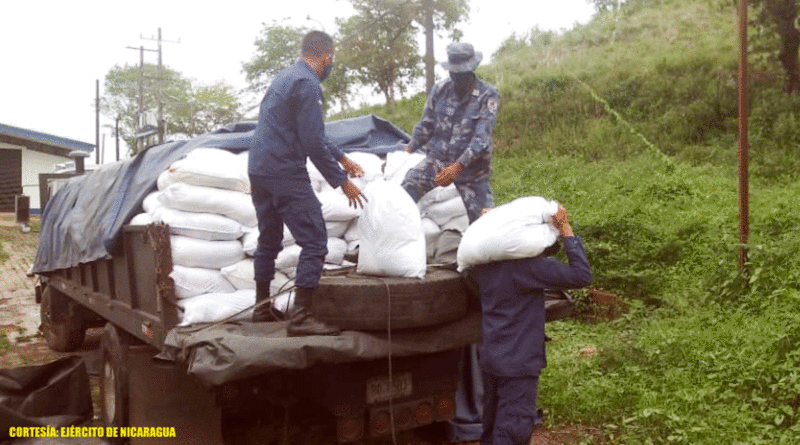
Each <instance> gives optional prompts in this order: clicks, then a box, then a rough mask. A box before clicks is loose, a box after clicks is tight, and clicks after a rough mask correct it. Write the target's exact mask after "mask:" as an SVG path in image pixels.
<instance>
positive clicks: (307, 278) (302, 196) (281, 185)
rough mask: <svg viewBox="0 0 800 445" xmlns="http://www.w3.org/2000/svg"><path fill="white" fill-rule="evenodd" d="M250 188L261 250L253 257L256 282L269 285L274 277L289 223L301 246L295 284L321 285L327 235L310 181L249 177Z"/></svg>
mask: <svg viewBox="0 0 800 445" xmlns="http://www.w3.org/2000/svg"><path fill="white" fill-rule="evenodd" d="M250 188H251V190H252V198H253V205H254V206H255V208H256V215H257V216H258V230H259V236H258V247H257V248H256V251H255V254H254V255H253V258H254V262H255V266H254V268H255V280H256V282H269V281H271V280H272V279H273V278H274V277H275V258H277V257H278V253H279V252H280V251H281V250H282V249H283V246H282V244H281V242H282V241H283V225H284V224H286V226H287V227H288V228H289V231H290V232H291V233H292V236H294V238H295V240H296V242H297V244H298V245H299V246H300V247H302V251H301V252H300V259H299V262H298V263H297V276H296V277H295V285H297V286H298V287H308V288H315V287H317V286H319V278H320V275H321V274H322V266H323V264H324V263H325V255H327V254H328V232H327V229H326V228H325V220H324V219H323V218H322V206H321V205H320V203H319V200H318V199H317V197H316V195H314V190H313V189H312V188H311V183H310V182H309V181H308V180H307V179H281V180H276V179H272V178H265V177H261V176H256V175H250Z"/></svg>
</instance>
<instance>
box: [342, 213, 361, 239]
mask: <svg viewBox="0 0 800 445" xmlns="http://www.w3.org/2000/svg"><path fill="white" fill-rule="evenodd" d="M358 237H359V235H358V220H357V219H354V220H352V221H350V225H349V226H347V231H346V232H344V235H342V238H344V240H345V241H347V242H351V241H357V240H358Z"/></svg>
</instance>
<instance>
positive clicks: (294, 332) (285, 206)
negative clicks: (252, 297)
mask: <svg viewBox="0 0 800 445" xmlns="http://www.w3.org/2000/svg"><path fill="white" fill-rule="evenodd" d="M333 53H334V48H333V41H332V39H331V37H330V36H329V35H327V34H325V33H324V32H320V31H311V32H310V33H308V34H307V35H306V36H305V37H304V39H303V49H302V58H301V59H300V60H298V61H297V62H296V63H295V64H294V65H291V66H289V67H288V68H285V69H284V70H283V71H281V72H279V73H278V74H277V75H276V76H275V78H274V79H273V81H272V83H271V84H270V87H269V89H268V90H267V93H266V95H265V96H264V99H263V100H262V101H261V109H260V111H259V115H258V124H257V126H256V130H255V135H254V137H253V143H252V146H251V147H250V157H249V165H248V173H249V176H250V182H251V188H252V197H253V204H254V205H255V208H256V214H257V216H258V229H259V232H260V235H259V238H258V247H257V248H256V252H255V254H254V259H255V280H256V303H257V304H258V303H262V302H263V301H265V300H267V299H269V283H270V281H271V280H272V279H273V278H274V276H275V258H276V257H277V256H278V252H280V251H281V249H282V245H281V241H282V239H283V225H284V223H285V224H286V226H287V227H288V228H289V230H290V231H291V233H292V235H293V236H294V238H295V240H296V241H297V244H298V245H300V246H301V247H302V251H301V253H300V260H299V262H298V264H297V276H296V277H295V286H296V288H295V301H294V309H293V311H292V313H291V315H290V321H289V326H288V328H287V332H288V334H289V335H290V336H303V335H338V334H339V329H338V328H336V327H335V326H330V325H326V324H324V323H321V322H319V321H317V320H315V319H314V317H313V315H312V314H311V312H310V311H309V307H310V305H311V299H312V296H313V293H314V291H315V289H316V288H317V286H318V285H319V279H320V275H321V273H322V266H323V264H324V261H325V255H327V253H328V249H327V241H328V235H327V230H326V228H325V221H324V220H323V219H322V209H321V206H320V202H319V200H317V198H316V196H315V195H314V191H313V189H312V187H311V181H310V180H309V177H308V171H307V170H306V160H307V159H311V162H312V163H313V164H314V165H315V166H316V167H317V169H318V170H319V171H320V173H322V175H323V176H324V177H325V179H326V180H327V181H328V183H329V184H330V185H331V186H332V187H334V188H336V187H342V191H344V193H345V195H347V198H348V199H349V200H350V204H351V205H353V206H354V207H355V206H357V205H361V206H363V202H362V198H363V199H366V198H365V197H364V195H363V194H362V193H361V191H360V190H359V189H358V187H356V186H355V185H354V184H353V183H352V182H351V181H350V180H349V179H348V178H347V175H348V174H350V175H351V176H360V175H363V171H362V170H361V167H360V166H358V164H356V163H354V162H352V161H350V159H348V158H347V156H345V155H344V154H343V153H342V151H341V150H340V149H339V148H338V147H336V146H335V145H333V144H332V143H331V142H330V141H329V140H328V139H327V138H326V137H325V125H324V122H323V115H322V88H321V85H320V83H321V82H322V81H324V80H325V78H326V77H327V76H328V74H330V72H331V68H332V67H333ZM337 161H338V163H337ZM339 163H341V167H340V166H339ZM342 167H343V168H342ZM270 318H271V317H270V315H269V306H268V305H267V304H263V303H262V304H261V305H260V306H258V307H257V308H256V310H255V311H254V314H253V320H254V321H266V320H269V319H270Z"/></svg>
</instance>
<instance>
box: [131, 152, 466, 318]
mask: <svg viewBox="0 0 800 445" xmlns="http://www.w3.org/2000/svg"><path fill="white" fill-rule="evenodd" d="M247 156H248V152H246V151H245V152H242V153H240V154H234V153H232V152H229V151H227V150H222V149H216V148H197V149H195V150H193V151H192V152H190V153H189V154H188V155H187V156H186V157H184V158H183V159H181V160H178V161H175V162H174V163H173V164H172V165H171V166H170V168H169V169H168V170H166V171H164V172H163V173H162V174H161V175H160V176H159V178H158V190H157V191H155V192H153V193H151V194H150V195H148V196H147V197H146V198H145V200H144V203H143V205H142V207H143V209H144V213H142V214H139V215H137V216H136V217H134V218H133V219H132V220H131V224H134V225H147V224H150V223H152V222H162V223H165V224H167V225H169V227H170V230H171V233H172V237H171V244H172V262H173V271H172V273H171V274H170V277H171V278H172V279H173V281H174V283H175V291H176V296H177V298H178V300H179V301H178V305H179V306H180V307H181V308H182V309H183V315H182V319H181V323H180V325H181V326H185V325H190V324H193V323H201V322H215V321H219V320H222V319H225V318H227V317H229V316H231V315H233V314H236V313H238V312H240V311H242V310H243V309H246V308H248V307H251V306H252V305H253V304H254V303H255V280H254V269H253V258H252V255H253V253H254V252H255V249H256V246H257V240H258V235H259V233H258V228H257V226H258V220H257V218H256V213H255V208H254V207H253V203H252V199H251V196H250V194H249V193H250V181H249V177H248V175H247ZM347 156H348V157H349V158H350V159H352V160H353V161H355V162H357V163H358V164H359V165H361V167H362V168H363V170H364V173H365V174H364V177H362V178H351V180H352V181H353V182H354V183H355V184H356V185H357V186H358V187H359V188H360V189H361V190H362V191H364V194H365V195H366V196H367V199H368V200H369V202H368V203H366V207H365V209H363V210H362V209H360V208H359V209H354V208H353V207H350V206H349V202H348V200H347V197H346V196H345V195H344V193H343V192H342V191H341V188H337V189H333V188H332V187H330V185H328V183H327V181H325V179H324V178H323V177H322V175H321V174H320V173H319V171H317V169H316V168H315V167H314V166H313V164H311V162H309V163H308V165H307V167H308V172H309V177H310V179H311V183H312V187H313V188H314V191H315V193H316V195H317V198H318V199H319V201H320V203H321V204H322V212H323V218H324V219H325V225H326V227H327V229H328V237H329V238H328V255H327V256H326V258H325V262H326V268H337V267H342V266H352V265H353V264H352V263H348V262H347V261H345V260H344V257H345V255H346V254H347V253H350V254H355V252H356V251H358V266H357V270H358V271H359V272H361V273H365V274H372V275H381V276H402V277H417V278H422V277H424V274H425V268H426V263H428V262H442V261H450V262H453V261H455V256H456V251H457V249H458V244H459V240H460V239H461V234H462V233H463V232H464V231H465V230H466V229H467V227H468V225H469V222H468V218H467V214H466V208H465V207H464V204H463V202H462V200H461V197H460V196H459V194H458V192H457V191H456V189H455V186H453V185H450V186H449V187H446V188H442V187H436V188H434V189H433V190H432V191H431V192H430V193H428V194H427V195H425V196H424V197H422V199H421V200H420V202H419V203H418V205H414V202H413V201H412V200H411V198H410V197H409V196H408V194H407V193H405V191H404V190H403V189H402V188H401V187H400V185H399V184H400V183H401V182H402V180H403V178H404V177H405V175H406V172H407V171H408V170H409V169H410V168H412V167H414V166H415V165H416V164H417V163H419V162H420V161H421V160H422V159H424V155H422V154H418V153H417V154H409V153H406V152H404V151H397V152H392V153H389V154H387V155H386V159H385V160H384V159H381V158H380V157H379V156H377V155H374V154H369V153H359V152H354V153H349V154H348V155H347ZM283 235H284V238H283V246H284V248H283V250H282V251H281V252H280V254H279V255H278V258H277V259H276V263H275V267H276V273H275V278H274V279H273V280H272V282H271V283H270V287H271V295H275V294H276V293H278V292H279V291H280V290H281V289H286V288H289V287H291V285H292V284H293V282H292V280H293V278H294V276H295V268H296V266H297V262H298V259H299V255H300V250H301V249H300V246H298V245H296V244H295V241H294V238H293V237H292V235H291V233H290V232H289V230H288V228H286V227H284V233H283ZM276 303H277V304H276V306H277V308H278V310H286V309H288V307H289V306H290V305H291V294H288V293H287V294H284V295H283V296H281V297H280V298H279V299H278V300H276ZM250 314H251V313H250V311H247V312H244V313H242V314H240V318H244V319H247V318H249V317H250Z"/></svg>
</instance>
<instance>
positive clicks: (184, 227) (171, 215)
mask: <svg viewBox="0 0 800 445" xmlns="http://www.w3.org/2000/svg"><path fill="white" fill-rule="evenodd" d="M152 216H153V221H157V222H162V223H164V224H167V225H168V226H169V230H170V232H171V233H172V234H174V235H183V236H188V237H190V238H198V239H204V240H208V241H231V240H235V239H238V238H240V237H241V236H242V225H241V223H239V222H238V221H235V220H233V219H231V218H228V217H225V216H222V215H217V214H214V213H194V212H185V211H183V210H178V209H171V208H168V207H159V208H157V209H155V210H154V211H153V212H152Z"/></svg>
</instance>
